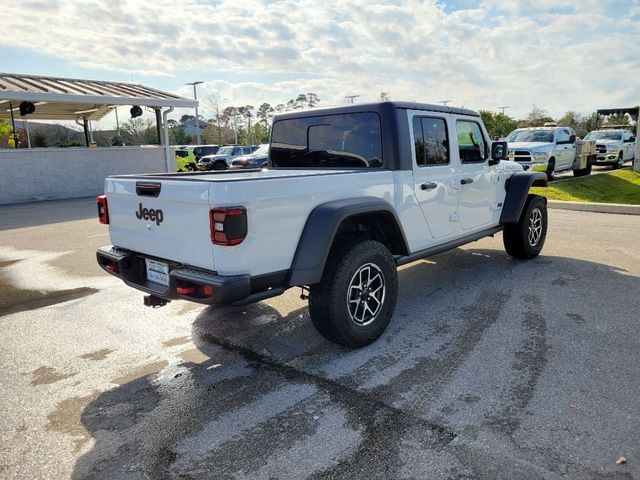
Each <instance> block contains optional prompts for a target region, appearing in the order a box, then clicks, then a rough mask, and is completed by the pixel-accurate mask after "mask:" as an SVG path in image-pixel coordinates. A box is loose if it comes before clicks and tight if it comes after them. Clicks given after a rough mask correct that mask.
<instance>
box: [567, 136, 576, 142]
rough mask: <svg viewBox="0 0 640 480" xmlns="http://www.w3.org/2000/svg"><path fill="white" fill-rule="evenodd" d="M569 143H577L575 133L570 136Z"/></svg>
mask: <svg viewBox="0 0 640 480" xmlns="http://www.w3.org/2000/svg"><path fill="white" fill-rule="evenodd" d="M569 143H576V136H575V135H570V136H569Z"/></svg>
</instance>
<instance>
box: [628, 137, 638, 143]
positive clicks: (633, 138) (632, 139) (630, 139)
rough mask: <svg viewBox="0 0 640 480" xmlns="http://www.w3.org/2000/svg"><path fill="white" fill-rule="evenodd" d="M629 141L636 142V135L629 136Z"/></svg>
mask: <svg viewBox="0 0 640 480" xmlns="http://www.w3.org/2000/svg"><path fill="white" fill-rule="evenodd" d="M627 141H628V142H635V141H636V137H631V138H629V140H627Z"/></svg>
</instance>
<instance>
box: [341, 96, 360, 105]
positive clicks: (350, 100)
mask: <svg viewBox="0 0 640 480" xmlns="http://www.w3.org/2000/svg"><path fill="white" fill-rule="evenodd" d="M359 96H360V95H346V96H345V97H344V98H345V99H346V100H347V103H354V100H355V99H356V98H358V97H359Z"/></svg>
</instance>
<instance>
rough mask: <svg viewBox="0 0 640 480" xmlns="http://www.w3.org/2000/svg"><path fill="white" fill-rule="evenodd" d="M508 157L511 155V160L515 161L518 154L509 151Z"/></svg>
mask: <svg viewBox="0 0 640 480" xmlns="http://www.w3.org/2000/svg"><path fill="white" fill-rule="evenodd" d="M508 157H509V161H510V162H513V161H514V160H515V159H516V154H515V153H513V152H509V154H508Z"/></svg>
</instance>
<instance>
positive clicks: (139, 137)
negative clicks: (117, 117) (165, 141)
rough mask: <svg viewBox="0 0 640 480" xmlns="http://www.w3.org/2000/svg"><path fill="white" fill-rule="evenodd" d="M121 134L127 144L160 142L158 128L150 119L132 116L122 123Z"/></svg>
mask: <svg viewBox="0 0 640 480" xmlns="http://www.w3.org/2000/svg"><path fill="white" fill-rule="evenodd" d="M120 134H121V136H122V140H123V141H124V143H125V144H126V145H147V144H150V143H156V144H157V143H158V135H157V132H156V128H155V125H154V123H153V122H152V121H151V120H150V119H143V118H140V117H138V118H132V119H130V120H128V121H126V122H125V123H122V124H121V125H120Z"/></svg>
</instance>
